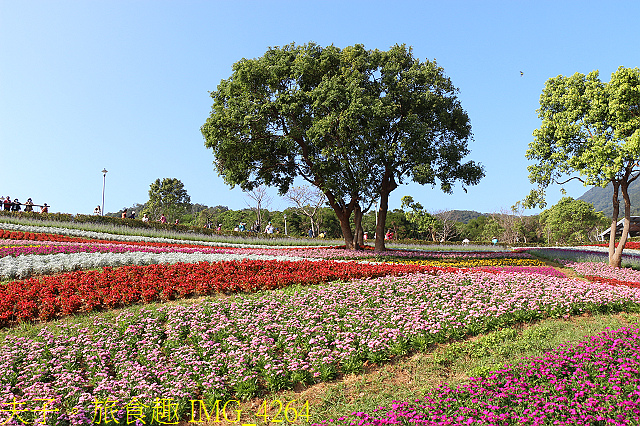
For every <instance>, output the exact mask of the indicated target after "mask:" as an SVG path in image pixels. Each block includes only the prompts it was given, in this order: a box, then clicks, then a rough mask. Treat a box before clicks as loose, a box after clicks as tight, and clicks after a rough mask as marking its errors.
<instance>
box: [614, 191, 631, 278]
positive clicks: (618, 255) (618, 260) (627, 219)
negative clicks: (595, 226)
mask: <svg viewBox="0 0 640 426" xmlns="http://www.w3.org/2000/svg"><path fill="white" fill-rule="evenodd" d="M628 186H629V184H628V183H626V182H622V183H621V184H620V189H621V190H622V198H623V199H624V225H623V227H622V235H621V236H620V242H619V243H618V247H616V249H615V251H614V253H613V258H609V265H611V266H613V267H616V268H619V267H620V266H621V265H622V251H623V250H624V246H625V244H626V243H627V237H628V236H629V228H630V227H631V199H630V198H629V191H628ZM616 198H617V197H616ZM614 241H615V240H614ZM609 245H611V242H609ZM609 252H611V247H609Z"/></svg>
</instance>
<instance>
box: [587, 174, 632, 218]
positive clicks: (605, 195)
mask: <svg viewBox="0 0 640 426" xmlns="http://www.w3.org/2000/svg"><path fill="white" fill-rule="evenodd" d="M629 196H630V198H631V215H632V216H638V215H640V180H636V181H634V182H633V183H632V184H631V185H629ZM612 197H613V185H611V184H609V185H607V187H606V188H601V187H599V186H594V187H592V188H591V189H590V190H588V191H587V192H585V193H584V194H582V196H581V197H580V198H578V200H583V201H586V202H587V203H591V204H593V208H594V209H595V210H596V211H600V212H603V213H604V214H605V216H607V217H611V215H612V214H613V206H612V204H611V198H612ZM618 197H619V201H620V213H619V216H623V215H624V201H623V200H622V193H619V194H618Z"/></svg>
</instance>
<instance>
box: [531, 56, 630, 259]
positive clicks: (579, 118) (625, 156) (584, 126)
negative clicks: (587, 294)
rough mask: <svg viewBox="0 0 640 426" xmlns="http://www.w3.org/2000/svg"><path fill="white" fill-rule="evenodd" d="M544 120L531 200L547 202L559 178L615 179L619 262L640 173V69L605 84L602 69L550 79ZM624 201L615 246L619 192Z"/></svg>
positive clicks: (535, 145) (615, 255)
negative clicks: (634, 185)
mask: <svg viewBox="0 0 640 426" xmlns="http://www.w3.org/2000/svg"><path fill="white" fill-rule="evenodd" d="M538 116H539V117H540V119H541V120H542V123H541V125H540V127H539V128H538V129H536V130H535V131H534V133H533V135H534V141H533V142H531V143H530V144H529V149H528V150H527V154H526V156H527V158H528V159H530V160H534V161H535V162H536V163H535V164H533V165H531V166H529V168H528V169H529V172H530V174H529V180H530V181H531V182H532V183H534V184H537V185H538V187H537V188H536V189H534V190H532V191H531V193H530V194H529V196H528V197H527V199H526V200H525V201H526V205H527V206H529V207H533V206H536V205H539V206H541V207H544V205H545V201H544V198H545V189H546V188H547V187H548V186H549V185H550V184H552V183H561V182H559V180H560V179H563V178H567V177H568V178H569V179H579V180H580V181H582V182H583V183H584V184H585V186H586V185H597V186H602V187H604V186H606V185H607V184H608V183H609V182H611V183H612V184H613V194H612V203H613V217H612V221H611V227H612V232H611V239H610V241H609V263H610V264H611V265H612V266H617V267H619V266H620V262H621V259H622V250H623V249H624V245H625V243H626V238H627V234H628V230H629V217H630V208H631V202H630V199H629V194H628V186H629V184H630V183H631V182H633V181H634V180H636V179H637V178H638V176H639V175H640V167H639V163H638V160H639V159H640V69H638V68H633V69H631V68H624V67H620V68H618V70H617V71H616V72H614V73H613V74H612V75H611V80H610V81H609V82H608V83H604V82H602V81H601V80H600V77H599V73H598V71H593V72H590V73H589V74H587V75H584V74H581V73H576V74H574V75H573V76H571V77H565V76H561V75H560V76H558V77H554V78H551V79H549V80H547V82H546V84H545V87H544V89H543V91H542V95H541V96H540V109H539V110H538ZM619 192H622V197H623V199H624V202H625V212H624V216H625V222H624V224H625V225H624V230H623V233H622V238H621V240H620V243H619V244H618V247H617V248H616V247H615V227H616V224H617V220H618V214H619V207H618V194H619Z"/></svg>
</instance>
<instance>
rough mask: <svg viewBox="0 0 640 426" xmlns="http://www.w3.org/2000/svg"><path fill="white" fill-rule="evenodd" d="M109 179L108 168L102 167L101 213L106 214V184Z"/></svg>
mask: <svg viewBox="0 0 640 426" xmlns="http://www.w3.org/2000/svg"><path fill="white" fill-rule="evenodd" d="M106 181H107V169H102V210H100V215H101V216H104V185H105V183H106Z"/></svg>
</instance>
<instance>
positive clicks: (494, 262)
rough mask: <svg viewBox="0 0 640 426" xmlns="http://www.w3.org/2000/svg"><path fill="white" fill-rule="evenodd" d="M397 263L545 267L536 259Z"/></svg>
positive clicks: (411, 261) (412, 262) (468, 266)
mask: <svg viewBox="0 0 640 426" xmlns="http://www.w3.org/2000/svg"><path fill="white" fill-rule="evenodd" d="M398 263H406V264H410V265H428V266H445V267H447V266H448V267H452V268H476V267H482V266H546V264H545V263H544V262H542V261H540V260H538V259H509V258H501V259H444V260H402V261H398Z"/></svg>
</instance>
